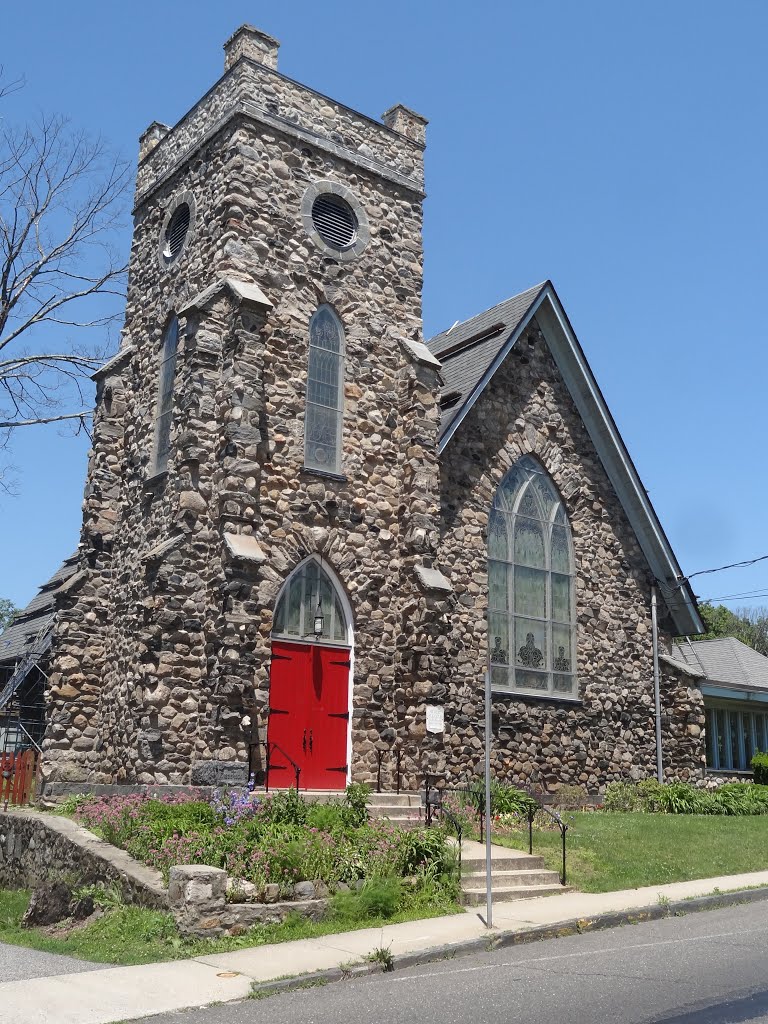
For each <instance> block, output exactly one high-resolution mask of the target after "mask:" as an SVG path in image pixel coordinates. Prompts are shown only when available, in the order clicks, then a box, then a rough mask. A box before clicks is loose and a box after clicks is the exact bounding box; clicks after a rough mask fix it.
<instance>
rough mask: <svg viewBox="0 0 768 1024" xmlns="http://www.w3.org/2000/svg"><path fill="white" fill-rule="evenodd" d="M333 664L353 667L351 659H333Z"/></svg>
mask: <svg viewBox="0 0 768 1024" xmlns="http://www.w3.org/2000/svg"><path fill="white" fill-rule="evenodd" d="M331 664H332V665H343V666H344V668H351V667H352V662H351V661H332V662H331Z"/></svg>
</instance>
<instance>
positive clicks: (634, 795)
mask: <svg viewBox="0 0 768 1024" xmlns="http://www.w3.org/2000/svg"><path fill="white" fill-rule="evenodd" d="M640 805H641V799H640V794H639V793H638V789H637V786H636V785H635V784H634V783H633V782H609V783H608V785H607V786H606V787H605V796H604V798H603V807H604V808H605V810H606V811H637V810H640V809H641V807H640Z"/></svg>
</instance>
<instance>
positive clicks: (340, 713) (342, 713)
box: [328, 711, 349, 722]
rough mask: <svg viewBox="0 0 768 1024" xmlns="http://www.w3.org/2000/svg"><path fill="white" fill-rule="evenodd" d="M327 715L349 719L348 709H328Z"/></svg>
mask: <svg viewBox="0 0 768 1024" xmlns="http://www.w3.org/2000/svg"><path fill="white" fill-rule="evenodd" d="M328 717H329V718H343V719H345V720H346V721H347V722H348V721H349V712H348V711H329V712H328Z"/></svg>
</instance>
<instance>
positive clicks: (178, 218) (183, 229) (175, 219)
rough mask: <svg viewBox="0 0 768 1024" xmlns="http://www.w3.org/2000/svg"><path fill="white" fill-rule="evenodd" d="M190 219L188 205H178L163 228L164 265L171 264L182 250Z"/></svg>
mask: <svg viewBox="0 0 768 1024" xmlns="http://www.w3.org/2000/svg"><path fill="white" fill-rule="evenodd" d="M191 218H192V211H191V210H190V208H189V203H179V205H178V206H177V207H176V209H175V210H174V211H173V214H172V216H171V219H170V220H169V221H168V224H167V225H166V228H165V236H164V238H163V259H164V260H165V262H166V263H173V261H174V260H175V259H177V258H178V256H179V253H180V252H181V250H182V249H183V248H184V242H185V240H186V237H187V233H188V231H189V223H190V220H191Z"/></svg>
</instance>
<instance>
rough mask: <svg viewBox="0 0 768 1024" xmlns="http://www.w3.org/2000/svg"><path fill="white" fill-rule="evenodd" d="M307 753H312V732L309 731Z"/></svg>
mask: <svg viewBox="0 0 768 1024" xmlns="http://www.w3.org/2000/svg"><path fill="white" fill-rule="evenodd" d="M309 752H310V754H311V753H312V730H311V729H310V730H309Z"/></svg>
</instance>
